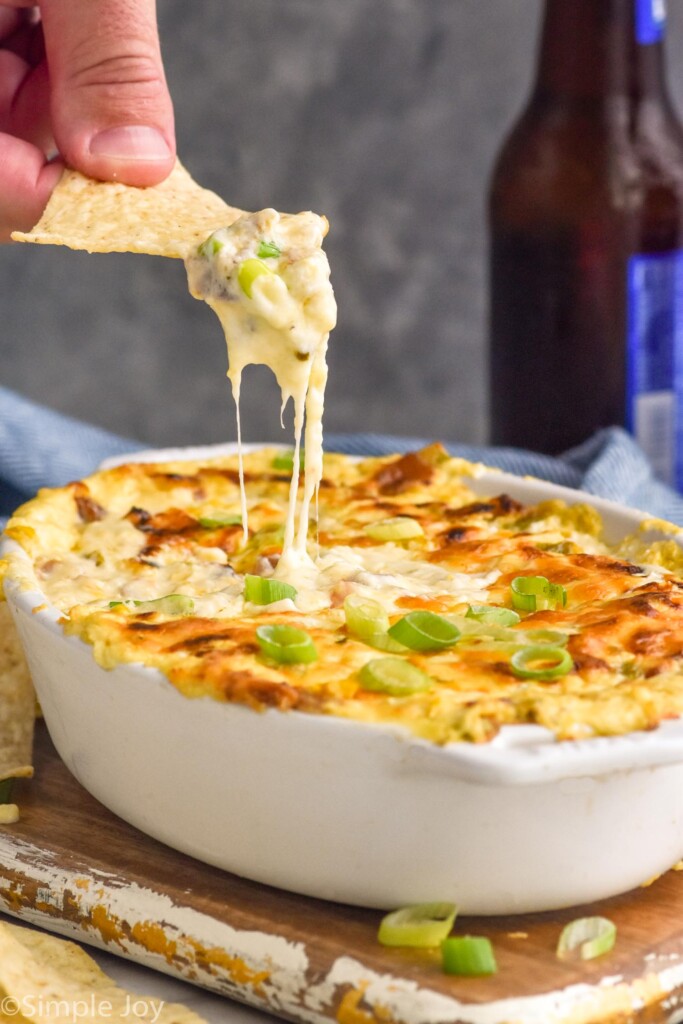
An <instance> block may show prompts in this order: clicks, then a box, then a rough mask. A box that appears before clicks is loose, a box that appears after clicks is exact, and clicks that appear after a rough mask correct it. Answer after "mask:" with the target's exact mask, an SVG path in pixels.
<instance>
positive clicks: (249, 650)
mask: <svg viewBox="0 0 683 1024" xmlns="http://www.w3.org/2000/svg"><path fill="white" fill-rule="evenodd" d="M292 459H293V455H292V453H291V452H287V451H282V450H278V449H268V448H266V449H263V450H259V451H255V452H249V453H247V454H246V455H245V456H244V484H245V488H246V491H245V493H246V495H247V501H246V505H244V506H243V504H242V498H241V489H240V473H239V466H238V460H237V457H236V456H227V457H221V458H213V459H209V460H203V461H195V462H178V463H165V464H158V463H138V464H127V465H122V466H118V467H115V468H112V469H108V470H103V471H100V472H98V473H95V474H94V475H92V476H90V477H88V478H86V479H84V480H81V481H78V482H75V483H71V484H69V485H68V486H66V487H62V488H57V489H50V490H43V491H40V492H39V494H38V495H37V497H36V498H34V499H33V500H32V501H29V502H28V503H27V504H25V505H23V506H22V507H21V508H20V509H19V510H18V511H17V512H16V513H15V515H14V516H13V517H12V519H11V520H10V522H9V525H8V528H7V534H8V535H9V537H10V538H12V539H13V540H14V541H16V542H17V544H18V545H19V546H20V548H21V549H23V552H25V553H26V554H27V555H28V556H29V558H28V559H27V558H26V557H24V556H23V555H22V553H21V552H14V553H11V554H9V555H8V556H7V557H6V558H5V560H4V562H3V573H4V575H5V576H6V577H9V578H11V579H12V580H14V581H16V582H18V584H19V585H20V586H21V587H22V588H30V589H32V590H35V589H36V587H37V588H38V589H39V590H40V591H41V592H42V593H43V594H45V596H46V598H47V600H48V601H49V602H50V603H51V604H52V605H54V606H56V607H57V608H58V609H59V610H60V611H61V613H62V614H61V620H60V621H61V624H62V626H63V629H64V632H65V633H66V634H68V635H69V636H75V637H79V638H80V639H81V640H83V641H85V643H87V644H90V645H91V646H92V652H93V656H94V658H95V660H96V661H97V663H98V664H99V665H101V666H103V667H104V668H106V669H111V668H113V667H114V666H116V665H119V664H122V663H142V664H144V665H147V666H151V667H153V668H156V669H158V670H159V671H160V672H162V673H163V674H164V675H165V676H166V678H167V679H168V680H169V681H170V682H171V683H172V684H173V686H175V687H177V689H178V690H179V691H180V692H181V693H182V694H184V695H185V696H186V697H188V698H200V697H205V698H211V699H214V700H217V701H232V702H236V703H239V704H244V705H247V706H249V707H251V708H253V709H256V710H263V709H267V708H275V709H278V710H279V711H282V712H287V711H291V710H297V711H300V712H306V713H314V714H331V715H337V716H342V717H344V718H348V719H353V720H354V721H357V722H368V723H385V724H391V725H394V726H399V727H402V728H404V729H406V730H408V731H409V732H410V733H412V734H414V735H417V736H419V737H422V738H424V739H427V740H430V741H433V742H435V743H438V744H444V743H449V742H454V741H468V742H475V743H481V742H486V741H489V740H491V739H492V738H493V737H494V736H495V735H496V733H497V732H498V731H499V729H500V728H501V727H502V726H504V725H511V724H516V723H538V724H540V725H542V726H545V727H547V728H548V729H549V730H551V731H552V732H553V733H554V734H555V735H556V737H557V738H559V739H562V740H572V739H579V738H583V737H591V736H596V735H615V734H622V733H627V732H631V731H634V730H641V729H651V728H654V727H656V726H657V725H658V723H660V722H661V721H662V720H663V719H666V718H669V717H674V716H678V715H679V714H681V713H682V712H683V661H682V657H683V580H682V578H681V575H682V573H683V551H682V550H681V548H680V547H679V544H678V541H677V540H676V538H675V536H674V531H675V529H676V528H675V527H669V528H668V529H669V530H670V531H671V533H670V535H668V536H667V535H666V532H660V533H659V534H658V535H657V536H658V538H659V539H654V540H652V539H649V538H651V536H652V530H651V529H650V527H651V526H652V525H653V524H647V523H646V524H643V529H642V530H641V531H640V532H639V533H636V534H635V535H633V536H630V537H628V538H627V539H625V540H623V541H622V542H620V543H619V544H618V545H616V546H615V545H608V544H607V543H606V542H605V540H604V539H603V527H602V522H601V518H600V516H599V514H598V512H597V511H596V510H595V509H594V508H593V507H592V506H590V505H588V504H584V503H578V504H574V505H568V504H565V503H564V502H562V501H555V500H554V501H544V502H542V503H541V504H537V505H533V506H525V505H522V504H520V503H519V502H518V501H516V500H515V499H514V498H512V497H510V496H508V495H506V494H492V495H491V496H490V497H485V498H482V497H481V496H480V495H478V494H476V493H475V492H474V491H473V489H472V483H473V480H475V479H476V478H477V477H478V476H480V475H481V473H482V471H483V467H481V466H477V465H473V464H470V463H468V462H466V461H464V460H462V459H459V458H452V457H450V456H448V454H447V453H446V452H445V450H444V449H443V448H442V447H441V446H440V445H433V446H430V447H428V448H425V449H423V450H421V451H416V452H412V453H409V454H406V455H401V456H384V457H378V458H365V459H361V460H356V459H353V458H351V457H348V456H344V455H339V454H334V453H326V454H325V457H324V466H323V473H322V479H321V481H320V486H319V489H318V494H317V499H316V503H315V504H316V506H317V520H316V523H315V525H314V527H313V528H312V529H311V531H310V533H309V538H308V545H307V551H306V552H305V553H304V554H305V557H302V558H301V559H300V560H299V562H298V563H297V564H296V565H292V563H291V562H290V563H288V565H287V566H286V571H282V567H281V571H278V566H279V563H280V557H281V554H282V546H283V538H284V530H285V521H286V515H287V507H288V492H289V487H290V481H291V478H292ZM303 487H304V485H303V482H302V484H301V488H300V489H301V490H302V491H303ZM245 514H246V517H247V520H246V521H245ZM654 525H655V526H657V524H654ZM648 531H649V532H648ZM140 685H141V686H142V685H145V684H144V680H143V678H142V677H141V681H140Z"/></svg>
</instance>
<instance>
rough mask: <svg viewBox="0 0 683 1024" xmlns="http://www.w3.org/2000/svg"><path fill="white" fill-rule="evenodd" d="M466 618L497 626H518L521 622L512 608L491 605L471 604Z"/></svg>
mask: <svg viewBox="0 0 683 1024" xmlns="http://www.w3.org/2000/svg"><path fill="white" fill-rule="evenodd" d="M466 617H467V618H468V619H476V620H477V622H483V623H485V624H486V625H489V624H492V625H495V626H516V625H517V623H518V622H519V621H520V618H519V615H518V614H517V612H514V611H513V610H512V608H499V607H497V606H496V605H490V604H471V605H470V606H469V607H468V609H467V612H466Z"/></svg>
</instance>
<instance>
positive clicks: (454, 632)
mask: <svg viewBox="0 0 683 1024" xmlns="http://www.w3.org/2000/svg"><path fill="white" fill-rule="evenodd" d="M388 633H389V636H390V637H391V638H392V640H398V642H399V643H400V644H403V646H404V647H409V648H410V650H411V651H443V650H445V649H446V648H447V647H452V646H453V644H454V643H455V642H456V640H457V639H458V637H459V636H460V630H459V629H458V627H457V626H454V625H453V623H452V622H449V621H448V619H445V618H444V617H443V615H436V614H435V613H434V612H428V611H416V612H409V613H408V614H407V615H404V616H403V618H402V619H399V620H398V622H395V623H394V624H393V626H391V627H390V629H389V630H388Z"/></svg>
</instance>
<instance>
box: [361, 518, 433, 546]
mask: <svg viewBox="0 0 683 1024" xmlns="http://www.w3.org/2000/svg"><path fill="white" fill-rule="evenodd" d="M365 532H366V534H367V535H368V537H370V538H371V539H372V540H379V541H402V540H414V539H415V537H423V536H424V530H423V529H422V527H421V526H420V524H419V523H418V521H417V519H411V517H410V516H394V517H393V518H391V519H379V520H378V521H377V522H376V523H369V524H368V525H367V526H366V527H365Z"/></svg>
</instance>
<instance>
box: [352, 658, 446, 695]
mask: <svg viewBox="0 0 683 1024" xmlns="http://www.w3.org/2000/svg"><path fill="white" fill-rule="evenodd" d="M359 676H360V681H361V683H362V684H363V687H364V689H366V690H371V691H372V692H373V693H388V694H389V695H390V696H392V697H404V696H407V695H409V694H411V693H419V692H420V691H421V690H429V689H430V688H431V687H432V686H433V685H434V680H433V679H432V678H431V676H428V675H427V673H426V672H423V671H422V669H419V668H418V667H417V665H413V664H412V662H410V661H405V660H404V659H403V658H373V659H372V660H371V661H368V662H366V663H365V665H363V667H362V669H361V670H360V673H359Z"/></svg>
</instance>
